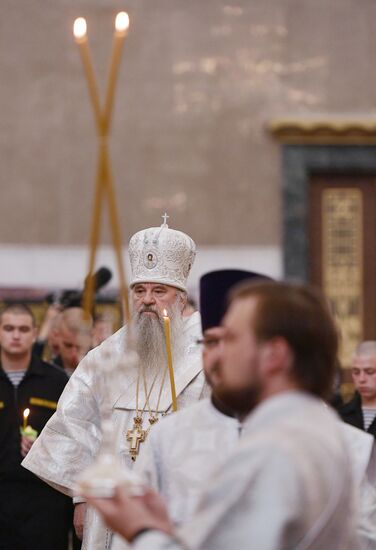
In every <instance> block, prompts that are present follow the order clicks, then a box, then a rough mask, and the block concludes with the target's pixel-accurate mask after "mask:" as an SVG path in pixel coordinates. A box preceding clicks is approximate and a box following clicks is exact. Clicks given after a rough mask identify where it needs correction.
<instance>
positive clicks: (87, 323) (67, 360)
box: [54, 307, 93, 376]
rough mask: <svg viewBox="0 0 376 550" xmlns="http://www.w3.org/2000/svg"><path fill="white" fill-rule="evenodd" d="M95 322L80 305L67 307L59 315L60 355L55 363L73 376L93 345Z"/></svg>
mask: <svg viewBox="0 0 376 550" xmlns="http://www.w3.org/2000/svg"><path fill="white" fill-rule="evenodd" d="M92 327H93V322H92V319H91V318H87V317H86V316H85V313H84V310H83V309H82V308H80V307H70V308H67V309H65V310H64V311H63V312H62V313H61V314H60V316H59V329H58V333H59V336H58V338H59V356H58V357H57V358H56V359H55V361H54V362H55V363H56V364H57V365H59V366H61V367H63V368H64V370H65V371H66V373H67V374H68V376H71V375H72V374H73V372H74V371H75V369H76V368H77V365H78V364H79V362H80V361H81V359H83V358H84V357H85V355H86V354H87V352H88V351H89V349H90V346H91V331H92Z"/></svg>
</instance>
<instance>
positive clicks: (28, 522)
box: [0, 223, 376, 550]
mask: <svg viewBox="0 0 376 550" xmlns="http://www.w3.org/2000/svg"><path fill="white" fill-rule="evenodd" d="M129 255H130V262H131V270H132V276H131V280H130V298H131V305H132V320H131V322H130V323H128V324H125V325H124V326H123V327H121V328H120V330H118V331H117V332H115V333H114V334H112V333H113V327H112V326H111V323H110V320H109V319H108V318H106V317H99V318H97V319H95V321H94V324H92V323H90V322H88V321H87V319H86V318H84V316H83V311H82V309H81V308H79V307H70V308H66V309H62V308H61V307H60V306H56V305H51V306H50V307H49V309H48V311H47V314H46V316H45V319H44V322H43V323H42V325H41V327H40V328H39V331H38V332H37V329H36V326H35V321H34V318H33V315H32V313H31V311H30V310H29V309H28V308H27V306H25V305H23V304H12V305H9V306H7V307H5V308H4V309H3V311H2V313H1V316H0V359H1V366H0V423H1V425H2V426H3V429H1V431H0V434H1V440H2V441H1V445H0V454H1V461H0V468H1V472H0V488H1V494H2V495H4V498H3V499H1V501H0V502H1V504H0V550H31V549H35V550H54V549H57V550H59V549H61V550H67V548H68V545H71V547H73V548H74V549H76V548H80V547H82V549H83V550H85V549H86V550H107V549H108V550H109V549H111V550H120V549H122V548H123V549H124V548H128V547H129V546H131V547H132V548H136V549H156V550H157V549H169V550H170V549H175V548H176V549H178V548H184V549H186V548H188V549H192V550H193V549H205V550H211V549H213V550H214V549H215V550H227V549H231V548H232V547H236V548H239V549H242V548H244V549H248V548H255V549H257V550H285V549H300V550H303V549H308V548H309V549H317V550H319V549H320V550H326V549H327V550H336V549H338V550H347V549H348V550H350V549H351V550H357V549H359V550H371V549H376V450H375V441H374V437H375V435H376V342H363V343H361V344H360V345H359V347H358V349H357V350H356V351H355V353H354V363H353V366H352V375H353V382H354V386H355V390H356V392H355V395H354V398H353V399H352V401H350V402H349V403H346V404H340V405H339V407H338V413H339V414H337V412H336V411H334V410H333V408H332V407H331V406H330V405H328V403H330V402H331V398H332V397H333V395H332V394H333V388H334V379H335V374H336V368H337V365H338V328H337V326H336V324H335V321H334V319H333V316H332V314H331V312H330V311H329V307H328V304H327V303H326V300H325V298H324V297H323V296H322V295H321V294H320V292H318V291H317V290H314V289H311V288H309V287H307V286H303V285H297V284H289V283H285V282H276V281H272V280H271V279H270V278H269V277H266V276H265V275H264V274H261V273H255V272H248V271H242V270H237V269H226V270H217V271H212V272H210V273H207V274H205V275H204V276H203V277H202V278H201V280H200V306H199V308H198V309H199V311H196V310H195V308H193V307H192V305H191V304H190V305H189V307H188V301H187V279H188V275H189V272H190V269H191V267H192V264H193V261H194V257H195V244H194V242H193V241H192V239H191V238H190V237H189V236H188V235H186V234H184V233H182V232H180V231H176V230H172V229H170V228H169V227H168V225H167V224H166V223H164V224H162V225H161V227H156V228H148V229H145V230H143V231H139V232H138V233H136V234H135V235H134V236H133V237H132V239H131V240H130V243H129ZM167 315H168V317H169V319H170V322H171V342H172V356H173V367H174V386H175V391H176V403H175V401H174V396H173V394H172V390H171V388H172V385H171V380H170V379H169V373H168V369H167V364H168V354H167V350H166V338H165V331H164V321H163V319H165V318H166V316H167ZM131 352H132V353H133V352H136V354H137V357H138V360H137V361H133V362H129V363H128V364H127V368H126V370H124V373H123V371H122V370H121V369H122V364H123V363H124V361H125V358H126V357H127V355H128V354H129V353H131ZM106 365H111V366H112V367H113V368H117V366H118V371H119V372H120V374H122V373H123V374H122V376H120V377H119V376H118V377H117V379H116V380H117V381H116V383H107V382H108V380H106ZM174 405H177V409H178V410H177V412H173V409H174ZM26 409H29V416H28V417H25V418H24V417H23V414H24V411H25V410H26ZM109 417H111V419H112V423H113V429H114V440H115V447H116V453H117V455H118V457H119V458H120V460H121V462H122V464H123V467H124V468H128V469H130V468H132V469H134V471H135V472H136V473H137V475H138V479H140V480H142V486H143V492H142V495H138V496H137V497H135V496H132V494H131V492H129V491H128V492H127V491H126V490H125V489H124V487H122V486H119V487H117V488H116V490H115V492H114V494H113V496H112V497H111V498H106V499H100V498H95V497H93V496H92V495H91V494H89V493H85V491H83V492H81V493H77V479H78V478H79V476H80V475H81V474H82V472H83V471H84V470H85V469H86V468H87V467H88V466H90V465H91V464H92V463H93V462H94V461H95V457H96V456H97V454H98V452H99V450H100V447H101V441H102V428H103V420H104V419H106V418H109ZM341 418H342V419H343V420H344V422H342V420H341ZM28 428H31V429H28ZM21 462H22V464H21ZM73 524H74V530H75V534H74V535H73V533H72V525H73ZM81 539H82V543H81ZM81 545H82V546H81Z"/></svg>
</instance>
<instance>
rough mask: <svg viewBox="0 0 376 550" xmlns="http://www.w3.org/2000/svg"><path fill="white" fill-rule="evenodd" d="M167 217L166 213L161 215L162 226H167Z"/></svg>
mask: <svg viewBox="0 0 376 550" xmlns="http://www.w3.org/2000/svg"><path fill="white" fill-rule="evenodd" d="M169 217H170V216H168V215H167V213H166V212H165V213H164V214H163V216H162V218H163V225H167V220H168V218H169Z"/></svg>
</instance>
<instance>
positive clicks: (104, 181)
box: [73, 12, 131, 323]
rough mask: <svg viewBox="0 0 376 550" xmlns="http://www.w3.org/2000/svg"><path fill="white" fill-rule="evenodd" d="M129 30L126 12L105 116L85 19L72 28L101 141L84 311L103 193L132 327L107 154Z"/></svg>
mask: <svg viewBox="0 0 376 550" xmlns="http://www.w3.org/2000/svg"><path fill="white" fill-rule="evenodd" d="M128 27H129V17H128V14H127V13H125V12H120V13H118V14H117V16H116V20H115V34H114V42H113V49H112V56H111V63H110V72H109V79H108V86H107V93H106V100H105V106H104V110H103V112H102V110H101V105H100V100H99V94H98V89H97V86H96V80H95V74H94V69H93V65H92V63H91V58H90V52H89V46H88V39H87V25H86V21H85V19H84V18H83V17H79V18H77V19H76V20H75V22H74V26H73V33H74V36H75V40H76V43H77V44H78V46H79V49H80V53H81V58H82V62H83V65H84V70H85V74H86V79H87V83H88V87H89V93H90V98H91V102H92V104H93V109H94V115H95V120H96V126H97V131H98V135H99V138H100V147H99V161H98V167H97V183H96V191H95V199H94V211H93V217H92V226H91V234H90V255H89V273H88V284H87V286H86V288H85V293H84V310H85V313H86V315H89V314H90V313H91V309H92V304H93V296H94V281H93V277H92V275H93V272H94V265H95V257H96V252H97V248H98V243H99V228H100V222H101V206H102V198H103V196H104V192H107V197H108V202H109V214H110V216H109V217H110V225H111V233H112V242H113V246H114V249H115V255H116V259H117V264H118V270H119V279H120V294H121V301H122V309H123V316H124V318H125V320H126V322H128V323H129V321H130V320H131V319H130V317H131V316H130V308H129V302H128V286H127V283H126V278H125V271H124V267H123V258H122V248H121V233H120V225H119V222H118V213H117V208H116V200H115V193H114V187H113V182H112V174H111V169H110V160H109V154H108V132H109V129H110V124H111V115H112V110H113V103H114V96H115V86H116V81H117V75H118V69H119V63H120V57H121V50H122V46H123V42H124V39H125V36H126V33H127V30H128Z"/></svg>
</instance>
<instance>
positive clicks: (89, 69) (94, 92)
mask: <svg viewBox="0 0 376 550" xmlns="http://www.w3.org/2000/svg"><path fill="white" fill-rule="evenodd" d="M73 34H74V37H75V40H76V43H77V45H78V47H79V49H80V53H81V59H82V63H83V66H84V70H85V74H86V79H87V83H88V86H89V93H90V97H91V101H92V104H93V108H94V114H95V120H96V124H97V129H98V132H99V134H100V135H102V134H103V121H102V114H101V107H100V101H99V94H98V89H97V85H96V80H95V75H94V69H93V64H92V62H91V57H90V52H89V44H88V39H87V25H86V20H85V19H84V18H83V17H78V18H77V19H76V20H75V22H74V24H73Z"/></svg>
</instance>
